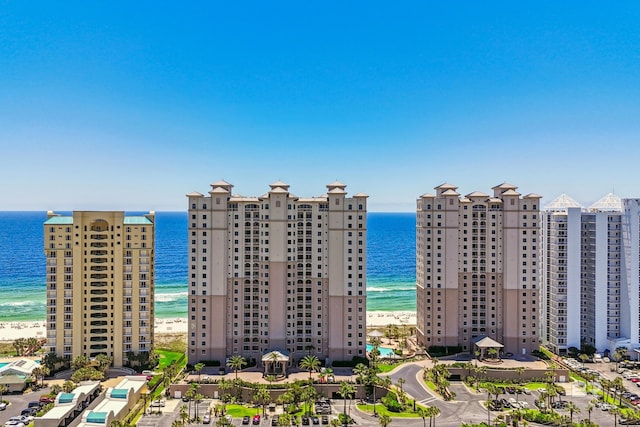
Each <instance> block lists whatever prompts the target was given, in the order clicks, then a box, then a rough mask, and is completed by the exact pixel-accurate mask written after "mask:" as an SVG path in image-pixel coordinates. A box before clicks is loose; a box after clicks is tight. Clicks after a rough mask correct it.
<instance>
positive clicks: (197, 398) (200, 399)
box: [193, 393, 204, 420]
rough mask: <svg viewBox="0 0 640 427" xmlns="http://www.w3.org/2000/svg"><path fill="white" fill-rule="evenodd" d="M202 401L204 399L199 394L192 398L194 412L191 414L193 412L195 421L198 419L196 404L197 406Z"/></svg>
mask: <svg viewBox="0 0 640 427" xmlns="http://www.w3.org/2000/svg"><path fill="white" fill-rule="evenodd" d="M202 399H204V396H203V395H202V394H200V393H196V394H195V395H194V396H193V406H194V407H195V409H194V411H193V412H195V417H194V418H195V419H196V420H197V419H198V404H199V403H200V402H202Z"/></svg>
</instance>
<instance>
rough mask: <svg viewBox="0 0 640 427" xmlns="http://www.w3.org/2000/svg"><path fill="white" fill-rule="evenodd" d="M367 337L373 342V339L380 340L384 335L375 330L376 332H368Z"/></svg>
mask: <svg viewBox="0 0 640 427" xmlns="http://www.w3.org/2000/svg"><path fill="white" fill-rule="evenodd" d="M367 336H368V337H369V338H371V339H372V340H374V339H380V338H382V337H383V336H384V334H383V333H382V332H380V331H379V330H377V329H376V330H373V331H371V332H369V333H368V334H367Z"/></svg>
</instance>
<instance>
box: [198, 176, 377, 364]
mask: <svg viewBox="0 0 640 427" xmlns="http://www.w3.org/2000/svg"><path fill="white" fill-rule="evenodd" d="M232 187H233V186H232V185H231V184H229V183H228V182H225V181H219V182H216V183H214V184H211V191H209V195H208V196H204V195H202V194H200V193H190V194H188V195H187V197H188V199H189V258H190V261H189V292H188V294H189V295H188V298H189V333H188V344H189V363H192V364H193V363H196V362H198V361H206V360H219V361H221V362H222V363H223V364H224V361H225V358H227V357H230V356H232V355H242V356H243V357H245V358H247V359H251V358H254V359H256V360H257V361H258V363H260V360H261V357H262V356H263V355H264V354H265V353H267V352H270V351H273V350H278V351H280V352H282V353H284V354H287V353H288V357H289V364H297V363H298V361H299V360H300V359H301V358H302V357H304V356H306V355H307V354H312V355H316V356H317V357H319V358H321V359H324V358H327V359H329V360H351V359H352V358H353V357H354V356H364V355H365V351H366V350H365V346H366V330H365V321H366V273H367V271H366V270H367V263H366V262H367V251H366V242H367V195H365V194H356V195H354V196H353V197H351V198H347V196H346V194H347V193H346V191H345V187H346V186H345V185H344V184H341V183H339V182H334V183H332V184H329V185H327V189H328V191H327V193H326V194H325V195H322V196H319V197H309V198H302V197H297V196H295V195H293V194H291V193H290V192H289V185H287V184H285V183H283V182H275V183H273V184H271V185H270V190H269V192H268V193H267V194H264V195H262V196H259V197H243V196H238V195H233V194H232V192H231V191H232Z"/></svg>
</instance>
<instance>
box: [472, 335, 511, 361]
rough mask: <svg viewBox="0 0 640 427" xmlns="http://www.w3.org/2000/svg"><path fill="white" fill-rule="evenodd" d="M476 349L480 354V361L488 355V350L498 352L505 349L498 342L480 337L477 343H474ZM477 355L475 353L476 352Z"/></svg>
mask: <svg viewBox="0 0 640 427" xmlns="http://www.w3.org/2000/svg"><path fill="white" fill-rule="evenodd" d="M473 346H474V349H475V350H476V351H479V352H480V359H483V358H484V357H485V356H486V355H487V350H489V349H491V348H495V349H496V350H497V351H498V352H500V349H502V348H504V346H503V345H502V344H500V343H499V342H498V341H496V340H493V339H491V338H489V337H487V336H485V337H478V339H477V341H475V342H474V343H473ZM474 353H475V351H474Z"/></svg>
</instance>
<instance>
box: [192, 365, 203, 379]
mask: <svg viewBox="0 0 640 427" xmlns="http://www.w3.org/2000/svg"><path fill="white" fill-rule="evenodd" d="M203 368H204V363H202V362H199V363H196V364H195V365H194V366H193V369H194V370H195V371H196V372H197V373H198V382H200V373H201V372H202V369H203Z"/></svg>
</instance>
